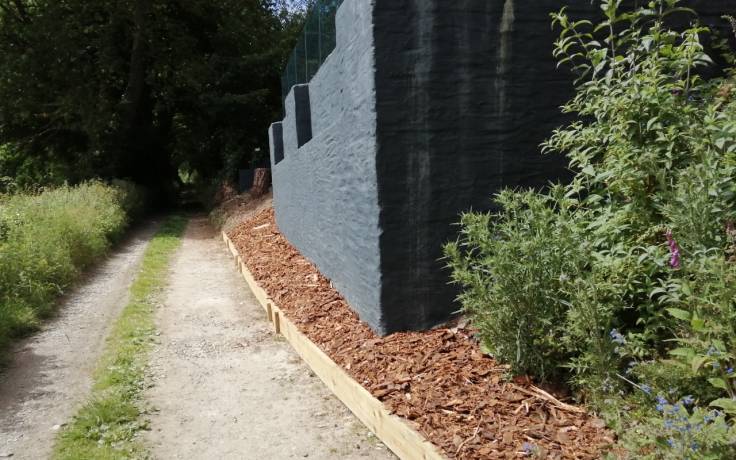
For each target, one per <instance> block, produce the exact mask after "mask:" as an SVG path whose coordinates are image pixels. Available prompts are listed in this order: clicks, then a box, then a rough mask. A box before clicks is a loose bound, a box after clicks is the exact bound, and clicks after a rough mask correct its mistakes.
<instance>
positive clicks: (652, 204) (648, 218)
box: [446, 0, 736, 458]
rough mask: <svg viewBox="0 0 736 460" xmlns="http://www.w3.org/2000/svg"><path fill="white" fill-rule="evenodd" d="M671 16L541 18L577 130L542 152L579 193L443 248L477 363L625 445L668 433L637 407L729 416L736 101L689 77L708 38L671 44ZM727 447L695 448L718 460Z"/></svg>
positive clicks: (674, 35)
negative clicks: (534, 381) (552, 389)
mask: <svg viewBox="0 0 736 460" xmlns="http://www.w3.org/2000/svg"><path fill="white" fill-rule="evenodd" d="M678 3H679V2H678V1H676V0H656V1H652V2H648V3H647V5H646V6H645V7H641V8H637V9H635V10H633V11H622V10H621V9H620V4H621V2H620V1H603V0H602V1H601V2H600V4H601V9H602V11H603V13H604V18H603V20H602V21H601V22H600V23H599V24H593V23H592V22H590V21H572V20H570V18H569V17H568V16H567V15H566V13H565V10H564V9H563V10H562V11H561V12H560V13H558V14H555V15H553V20H554V23H555V24H557V25H558V26H559V27H561V29H562V32H561V35H560V38H559V40H558V41H557V43H556V56H557V57H558V59H559V60H560V62H561V63H562V64H567V65H570V66H572V68H573V69H574V70H576V71H577V72H578V73H579V77H580V78H579V80H578V81H577V83H576V88H577V94H576V96H575V97H574V98H573V99H572V100H571V101H570V102H569V103H568V104H566V105H565V107H564V111H565V112H567V113H570V114H575V115H577V117H576V118H577V120H576V121H574V122H572V123H570V124H569V125H567V126H565V127H563V128H560V129H558V130H556V131H555V132H554V133H553V135H552V136H551V137H550V139H549V140H548V141H546V142H545V143H544V144H543V151H544V152H553V153H561V154H565V155H566V156H567V158H568V159H569V162H570V168H571V169H572V170H573V172H574V173H575V177H574V179H573V180H572V182H571V183H570V184H568V185H565V186H559V185H558V186H554V187H552V188H551V189H550V190H549V191H547V192H542V193H535V192H529V191H521V192H512V191H505V192H503V193H501V194H500V195H499V196H498V197H497V199H496V203H497V205H498V208H499V211H498V212H496V213H494V214H477V213H473V214H468V215H465V216H463V219H462V222H461V228H462V231H461V235H460V238H459V240H458V241H457V242H456V243H452V244H450V245H448V246H447V247H446V255H447V257H448V261H449V265H450V267H451V268H452V269H453V272H454V280H455V281H456V282H457V283H459V284H460V285H461V286H462V288H463V293H462V295H461V297H460V300H461V302H462V305H463V307H464V309H465V311H467V312H468V313H469V314H470V316H471V318H472V319H473V321H474V322H475V324H476V325H477V326H478V328H479V330H480V334H481V338H482V340H483V342H484V343H485V344H486V346H487V347H488V349H489V350H490V351H491V352H492V353H494V354H495V355H496V356H497V357H498V358H499V359H502V360H504V361H506V362H509V363H510V364H512V370H513V371H514V372H516V373H526V374H531V375H533V376H536V377H538V378H542V379H544V378H550V377H555V378H558V379H569V381H570V382H571V383H572V384H573V386H574V387H575V388H576V389H577V390H578V393H577V394H578V395H579V396H580V397H582V398H585V399H587V400H588V401H589V402H591V403H592V404H593V405H594V406H595V407H597V408H599V409H601V410H602V411H604V412H608V415H611V416H612V419H616V418H617V417H623V419H624V420H623V422H622V423H620V424H619V427H620V428H621V429H622V430H624V431H625V430H628V429H629V428H631V427H633V426H638V427H639V428H640V427H641V426H642V424H644V425H646V426H649V427H650V428H651V430H652V432H657V431H656V427H657V426H658V425H657V423H660V425H661V423H664V422H662V417H661V413H660V414H659V417H658V416H657V413H656V412H657V411H656V410H655V407H654V404H650V402H651V401H648V397H642V393H645V394H646V393H651V394H658V393H660V392H661V393H666V392H668V391H670V390H675V391H678V390H679V389H680V388H688V389H692V390H694V391H695V393H694V394H693V397H694V398H695V400H696V401H697V405H696V406H695V407H691V408H688V417H696V418H697V417H700V418H702V417H705V415H703V414H707V413H708V411H710V410H713V409H714V408H715V409H717V410H721V411H723V412H724V413H726V414H727V416H726V418H727V419H728V420H729V423H732V421H733V416H734V415H736V403H735V401H736V399H734V398H735V393H736V373H734V372H730V371H732V370H733V368H734V367H736V339H734V337H736V313H735V312H736V303H735V302H736V287H735V286H736V282H735V281H736V279H734V278H735V277H734V275H735V274H736V244H735V241H736V228H735V227H734V225H735V224H734V222H736V181H735V180H734V179H736V169H734V166H735V165H736V103H735V102H734V99H736V91H735V90H734V88H735V87H734V85H733V80H729V79H727V78H722V77H719V78H713V79H710V80H708V79H704V78H703V77H701V76H700V75H699V69H700V68H701V67H704V66H707V65H709V64H710V63H711V60H710V58H709V57H708V55H707V54H706V52H705V50H704V47H703V45H702V44H701V38H702V37H703V36H705V35H707V32H708V31H707V30H706V29H704V28H701V27H698V26H697V25H694V26H691V27H690V28H687V29H686V30H684V31H677V30H674V29H672V28H669V27H668V26H667V23H666V18H668V17H670V15H671V14H673V13H678V14H683V11H685V10H684V9H682V8H679V5H678ZM522 332H523V333H522ZM672 369H676V370H677V372H673V373H669V376H670V377H669V380H668V379H667V378H660V377H658V376H662V375H663V374H665V371H669V370H672ZM647 379H650V380H647ZM698 382H699V383H700V384H701V385H697V384H696V383H698ZM708 382H709V383H710V385H708V384H707V383H708ZM702 383H706V385H705V386H703V385H702ZM637 388H638V389H645V390H647V391H646V392H642V391H639V390H635V389H637ZM632 390H635V391H634V392H633V393H631V391H632ZM627 395H628V396H627ZM621 397H624V399H625V400H626V401H625V402H622V401H621ZM708 406H713V407H708ZM632 407H636V410H632ZM632 414H638V416H639V418H640V420H639V421H637V422H635V421H632V420H631V418H630V416H631V415H632ZM627 417H629V418H628V419H627ZM653 420H654V422H653ZM657 420H659V422H657ZM724 420H725V418H724ZM724 423H725V422H724ZM631 429H633V428H631ZM714 429H715V428H712V427H711V428H708V429H707V430H706V431H708V430H710V431H712V430H714ZM645 431H646V430H645ZM711 434H712V433H711ZM722 434H723V436H720V437H719V436H715V435H714V436H712V437H708V436H709V435H708V434H707V433H706V434H702V436H703V437H704V438H703V439H702V440H701V441H702V442H701V445H702V446H706V444H707V446H708V449H709V451H712V452H726V451H729V452H730V450H729V449H730V448H731V447H732V443H733V442H734V441H736V437H734V435H735V434H734V431H733V430H732V429H730V430H726V431H723V432H722ZM699 436H700V435H699ZM706 438H707V439H706ZM652 439H654V438H652ZM658 439H659V438H658ZM673 442H674V443H675V444H677V443H678V442H679V441H678V440H677V439H675V440H674V441H673ZM729 443H731V444H729ZM632 445H633V444H632ZM644 445H647V443H646V442H642V444H641V446H644ZM677 446H679V447H678V448H682V444H681V443H680V444H677ZM729 446H731V447H729ZM663 448H667V443H665V446H664V447H663ZM642 449H644V447H642ZM673 452H674V451H673ZM639 453H640V454H643V453H644V450H642V451H641V452H639ZM672 457H673V458H675V457H677V455H676V454H673V456H672ZM656 458H664V457H656ZM680 458H682V457H680Z"/></svg>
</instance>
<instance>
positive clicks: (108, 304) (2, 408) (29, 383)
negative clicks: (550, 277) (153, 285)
mask: <svg viewBox="0 0 736 460" xmlns="http://www.w3.org/2000/svg"><path fill="white" fill-rule="evenodd" d="M156 228H157V225H156V223H153V222H151V223H149V224H147V225H145V226H143V227H141V228H139V229H138V230H136V231H134V232H133V233H132V235H130V236H129V237H128V238H127V239H126V241H124V242H123V243H122V244H120V245H119V246H118V249H117V250H115V251H114V252H113V253H112V255H111V256H110V257H109V258H108V259H107V260H106V261H104V262H103V263H102V264H100V265H99V266H98V267H96V268H95V269H93V270H92V272H91V273H90V274H88V275H87V276H86V277H85V279H83V280H82V282H81V283H80V284H79V286H78V287H77V288H76V289H74V290H73V291H72V292H71V293H70V294H68V295H67V296H66V298H65V299H62V301H61V304H60V305H59V308H58V317H57V318H55V319H54V320H51V321H49V322H48V323H46V324H45V325H44V327H43V330H42V331H41V332H39V333H38V334H35V335H34V336H32V337H31V338H29V339H27V340H25V341H23V342H21V343H20V344H19V345H18V346H17V347H16V348H15V349H14V353H13V357H12V361H11V362H10V365H9V367H8V368H7V369H5V370H2V371H0V458H2V457H8V456H10V455H11V454H12V458H13V459H14V460H15V459H34V460H35V459H46V458H48V457H49V454H50V453H51V449H52V447H53V442H54V439H55V436H56V431H57V430H58V428H59V425H61V424H64V423H66V422H68V421H69V419H70V417H71V416H72V415H73V414H74V413H75V411H76V409H77V408H78V406H79V405H80V404H81V403H83V402H84V401H85V400H86V398H87V397H88V395H89V391H90V388H91V385H92V376H91V374H92V371H93V370H94V368H95V366H96V364H97V360H98V358H99V356H100V353H101V352H102V349H103V345H104V342H105V337H107V335H108V332H109V330H110V327H111V325H112V323H113V322H114V320H115V318H117V316H118V315H119V314H120V312H121V310H122V309H123V307H125V304H126V303H127V298H128V289H129V287H130V285H131V283H132V282H133V279H134V277H135V275H136V272H137V269H138V267H139V265H140V262H141V260H142V257H143V253H144V251H145V248H146V245H147V243H148V241H149V240H150V239H151V237H152V236H153V234H154V232H155V230H156Z"/></svg>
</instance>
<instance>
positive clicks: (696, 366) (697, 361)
mask: <svg viewBox="0 0 736 460" xmlns="http://www.w3.org/2000/svg"><path fill="white" fill-rule="evenodd" d="M706 361H708V357H707V356H696V357H695V358H693V359H692V361H690V367H691V368H692V370H693V372H695V373H698V371H700V368H701V367H703V364H705V362H706Z"/></svg>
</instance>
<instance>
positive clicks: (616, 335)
mask: <svg viewBox="0 0 736 460" xmlns="http://www.w3.org/2000/svg"><path fill="white" fill-rule="evenodd" d="M611 340H613V341H614V342H615V343H617V344H619V345H626V338H625V337H624V336H623V335H622V334H621V333H620V332H619V331H618V330H617V329H612V330H611Z"/></svg>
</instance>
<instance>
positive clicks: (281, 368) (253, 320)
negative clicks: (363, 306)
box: [146, 218, 394, 460]
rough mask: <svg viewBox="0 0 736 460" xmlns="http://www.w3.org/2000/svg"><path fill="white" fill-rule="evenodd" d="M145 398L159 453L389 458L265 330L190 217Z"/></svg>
mask: <svg viewBox="0 0 736 460" xmlns="http://www.w3.org/2000/svg"><path fill="white" fill-rule="evenodd" d="M157 326H158V330H159V331H160V336H159V344H158V345H157V347H156V350H155V351H154V353H153V356H152V360H151V369H150V372H149V373H150V375H149V380H150V381H151V382H152V383H153V387H152V388H150V389H149V390H148V392H147V399H148V400H149V402H150V403H151V404H152V405H153V407H154V408H155V409H156V411H155V412H154V414H153V415H152V417H151V419H152V420H151V431H150V432H148V433H147V435H146V437H147V438H148V442H149V443H150V445H151V446H152V447H153V454H154V457H155V458H160V459H176V458H182V459H194V458H196V459H254V460H255V459H258V460H261V459H263V460H266V459H288V458H305V457H309V458H314V459H320V460H323V459H324V460H329V459H363V458H367V459H371V460H373V459H375V460H382V459H389V458H394V457H393V455H392V454H390V453H389V452H388V451H387V449H386V448H385V447H384V446H383V445H381V444H380V443H378V442H377V441H376V440H375V438H373V437H372V435H370V434H369V432H368V431H367V430H366V428H365V427H363V426H362V424H360V422H358V421H357V419H355V418H354V417H353V416H352V414H351V413H350V412H349V411H348V410H347V409H346V408H345V407H344V406H343V405H342V404H341V403H340V402H339V401H337V400H336V399H335V398H334V397H333V396H332V395H331V393H329V391H328V390H327V389H326V388H325V387H324V385H323V384H322V383H321V382H320V381H319V379H318V378H316V377H314V376H313V375H312V374H311V373H310V371H309V369H308V368H307V367H306V366H305V365H304V364H303V363H302V362H301V361H300V359H299V358H298V356H297V355H296V353H294V352H293V351H292V349H291V348H290V346H289V345H288V343H286V342H285V341H283V340H280V339H277V338H276V337H275V336H274V335H273V334H271V332H270V328H269V326H268V323H267V322H266V320H265V314H264V313H263V310H262V309H261V307H260V305H258V304H257V302H256V300H255V299H254V298H253V297H252V295H251V294H250V292H249V291H247V288H246V285H245V283H244V281H243V280H242V278H240V277H239V275H238V273H237V271H236V269H235V267H234V264H233V262H232V260H231V258H230V257H229V256H228V253H227V250H226V248H225V246H224V244H223V243H222V240H221V239H220V238H219V235H218V234H216V232H215V231H214V230H213V229H212V228H211V227H210V226H209V225H208V223H207V221H206V220H205V219H202V218H200V219H194V220H192V222H191V223H190V225H189V228H188V229H187V232H186V234H185V236H184V238H183V242H182V247H181V248H180V250H179V252H178V253H177V254H176V256H175V257H174V260H173V262H172V266H171V272H170V281H169V286H168V288H167V291H166V293H165V301H164V305H163V306H162V307H161V308H160V309H159V311H158V318H157Z"/></svg>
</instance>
